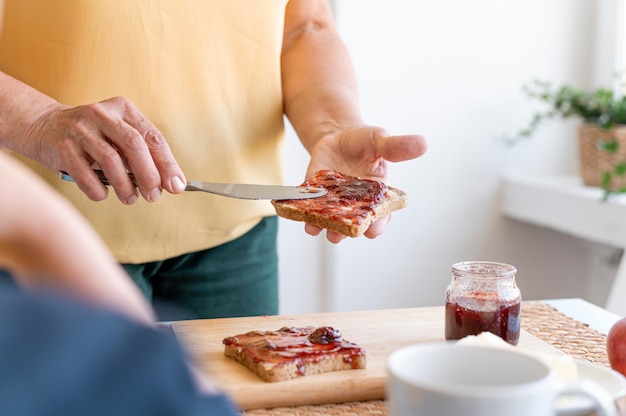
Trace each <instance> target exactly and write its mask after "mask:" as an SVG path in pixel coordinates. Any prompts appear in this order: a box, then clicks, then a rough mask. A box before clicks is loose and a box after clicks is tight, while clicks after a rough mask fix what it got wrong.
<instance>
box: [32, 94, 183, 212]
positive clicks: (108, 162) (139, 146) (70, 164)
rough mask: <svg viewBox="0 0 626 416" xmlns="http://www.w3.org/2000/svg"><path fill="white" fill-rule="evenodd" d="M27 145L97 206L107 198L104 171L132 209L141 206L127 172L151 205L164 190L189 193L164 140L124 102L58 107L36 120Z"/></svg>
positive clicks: (129, 104)
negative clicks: (101, 175)
mask: <svg viewBox="0 0 626 416" xmlns="http://www.w3.org/2000/svg"><path fill="white" fill-rule="evenodd" d="M25 140H26V148H27V149H29V152H27V155H28V156H30V157H34V158H35V159H37V160H39V161H40V162H41V163H42V164H43V165H45V166H46V167H48V168H50V169H52V170H55V171H61V170H63V171H66V172H68V173H69V174H70V175H71V176H72V178H74V181H75V182H76V184H77V185H78V187H79V188H80V189H81V190H82V191H83V192H84V193H85V194H86V195H87V196H88V197H89V198H90V199H92V200H94V201H100V200H102V199H104V198H106V197H107V194H108V190H107V188H106V187H105V186H104V185H102V184H101V183H100V181H99V180H98V177H97V176H96V174H95V173H94V172H93V168H94V167H98V168H100V169H102V170H103V171H104V173H105V175H106V177H107V179H108V180H109V182H110V183H111V186H112V187H113V188H114V189H115V192H116V194H117V196H118V198H119V199H120V201H122V202H123V203H125V204H128V205H130V204H134V203H135V202H137V199H138V192H137V188H135V186H134V185H133V184H132V183H131V181H130V179H129V178H128V175H127V170H128V171H131V172H133V174H134V175H135V178H136V179H137V183H138V185H139V192H140V193H141V195H142V196H143V198H144V199H146V200H147V201H150V202H154V201H157V200H158V199H159V198H160V196H161V192H162V190H163V189H165V190H166V191H168V192H170V193H180V192H182V191H183V190H184V188H185V176H184V174H183V172H182V170H181V169H180V167H179V166H178V164H177V163H176V160H175V159H174V156H173V155H172V153H171V151H170V148H169V146H168V144H167V142H166V140H165V138H164V137H163V135H162V134H161V133H160V132H159V131H158V130H157V128H156V127H155V126H154V125H152V123H150V122H149V121H148V120H147V119H146V118H145V117H144V116H143V115H142V114H141V112H140V111H139V110H138V109H137V108H136V107H135V106H134V105H133V104H132V103H131V102H130V101H128V100H127V99H125V98H122V97H116V98H111V99H108V100H105V101H101V102H98V103H95V104H89V105H84V106H79V107H66V106H62V105H60V104H59V105H57V106H55V108H53V109H52V110H50V111H47V112H45V113H44V114H43V116H41V117H40V118H39V119H38V120H37V121H36V123H35V124H34V125H33V126H32V128H31V129H29V131H28V134H27V137H26V139H25Z"/></svg>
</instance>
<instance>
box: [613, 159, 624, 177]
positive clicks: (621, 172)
mask: <svg viewBox="0 0 626 416" xmlns="http://www.w3.org/2000/svg"><path fill="white" fill-rule="evenodd" d="M615 174H616V175H617V176H624V175H625V174H626V162H620V163H618V164H617V165H615Z"/></svg>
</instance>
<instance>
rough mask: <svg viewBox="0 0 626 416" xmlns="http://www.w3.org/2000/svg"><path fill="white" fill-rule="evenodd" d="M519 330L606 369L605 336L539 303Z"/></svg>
mask: <svg viewBox="0 0 626 416" xmlns="http://www.w3.org/2000/svg"><path fill="white" fill-rule="evenodd" d="M522 328H524V330H526V331H527V332H528V333H530V334H532V335H534V336H535V337H537V338H539V339H540V340H542V341H544V342H546V343H548V344H550V345H552V346H554V347H555V348H557V349H559V350H561V351H563V352H564V353H566V354H568V355H571V356H572V357H574V358H576V359H579V360H587V361H590V362H593V363H596V364H599V365H604V366H608V365H609V361H608V358H607V355H606V335H604V334H602V333H601V332H598V331H596V330H595V329H592V328H589V326H588V325H586V324H584V323H582V322H579V321H577V320H575V319H572V318H570V317H568V316H566V315H564V314H562V313H561V312H559V311H558V310H557V309H555V308H554V307H553V306H551V305H548V304H546V303H542V302H524V303H523V305H522ZM244 415H246V416H261V415H272V416H322V415H337V416H384V415H387V402H386V401H384V400H370V401H364V402H350V403H337V404H327V405H317V406H293V407H279V408H275V409H257V410H248V411H246V412H245V413H244Z"/></svg>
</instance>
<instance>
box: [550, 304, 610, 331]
mask: <svg viewBox="0 0 626 416" xmlns="http://www.w3.org/2000/svg"><path fill="white" fill-rule="evenodd" d="M542 302H545V303H547V304H549V305H552V306H554V307H555V308H557V309H558V310H559V312H561V313H563V314H565V315H567V316H569V317H570V318H573V319H576V320H577V321H580V322H583V323H586V324H588V325H589V327H591V328H593V329H595V330H596V331H599V332H602V333H603V334H608V332H609V330H610V329H611V326H613V324H614V323H615V322H616V321H617V320H618V319H620V318H621V316H620V315H617V314H615V313H613V312H610V311H608V310H606V309H604V308H602V307H600V306H597V305H594V304H593V303H591V302H587V301H586V300H584V299H579V298H567V299H546V300H542Z"/></svg>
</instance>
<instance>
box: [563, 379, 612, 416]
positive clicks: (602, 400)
mask: <svg viewBox="0 0 626 416" xmlns="http://www.w3.org/2000/svg"><path fill="white" fill-rule="evenodd" d="M563 395H572V396H583V397H587V398H589V399H591V400H592V401H593V402H594V403H595V410H596V411H597V412H598V414H599V415H601V416H618V414H617V407H616V406H615V402H614V401H613V398H612V397H611V396H610V395H609V394H608V393H607V392H606V390H605V389H603V388H602V387H600V385H599V384H598V383H596V382H595V381H591V380H579V381H576V382H572V383H566V384H565V385H564V387H563V388H562V389H561V391H560V392H559V393H558V395H557V397H558V396H563Z"/></svg>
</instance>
